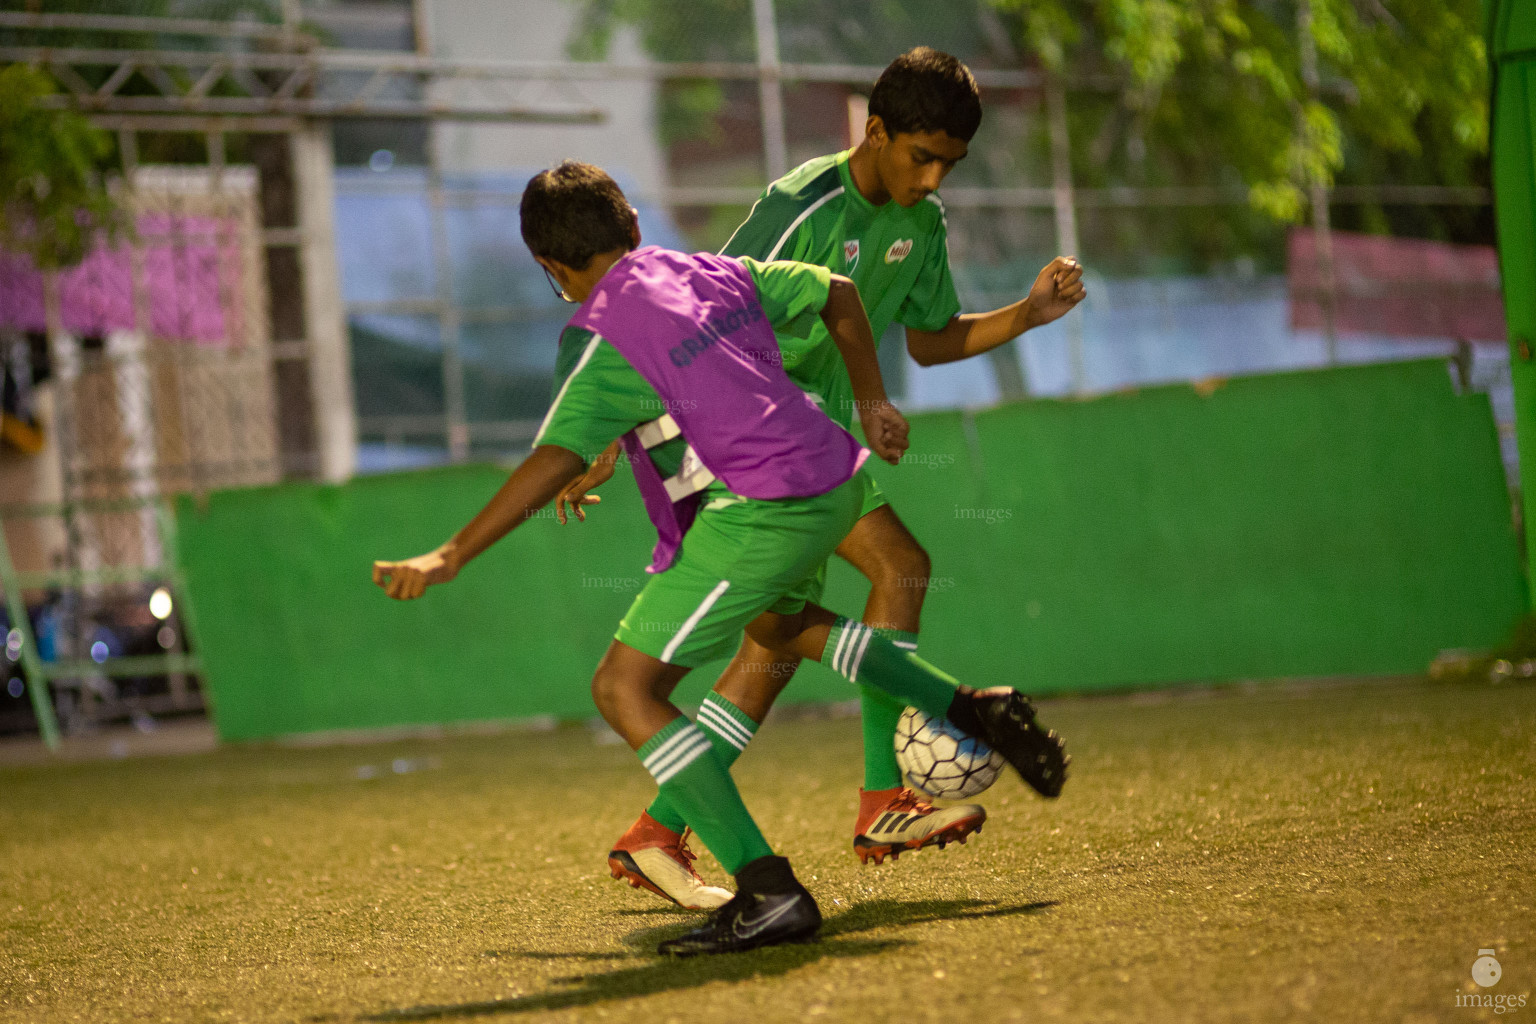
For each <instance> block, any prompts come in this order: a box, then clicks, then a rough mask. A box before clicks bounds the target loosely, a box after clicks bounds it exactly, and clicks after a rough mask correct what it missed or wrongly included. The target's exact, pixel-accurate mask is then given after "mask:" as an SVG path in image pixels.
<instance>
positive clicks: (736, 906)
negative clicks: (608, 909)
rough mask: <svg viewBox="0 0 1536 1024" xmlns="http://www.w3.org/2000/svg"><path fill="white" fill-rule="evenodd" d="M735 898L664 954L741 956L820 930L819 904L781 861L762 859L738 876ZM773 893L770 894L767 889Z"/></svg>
mask: <svg viewBox="0 0 1536 1024" xmlns="http://www.w3.org/2000/svg"><path fill="white" fill-rule="evenodd" d="M736 885H737V891H736V895H735V896H734V897H733V898H732V899H731V901H730V902H729V903H727V904H726V905H725V906H723V907H721V908H719V909H718V910H716V911H715V912H714V913H712V914H711V915H710V917H709V920H708V921H707V922H705V924H704V925H703V926H702V927H700V928H695V929H694V930H693V931H691V932H686V933H684V934H682V935H679V936H678V937H677V938H675V939H668V940H667V941H665V942H663V943H662V944H661V945H660V946H658V947H657V952H659V953H661V954H663V955H665V956H699V955H700V954H704V953H740V952H743V951H745V950H748V949H757V948H758V947H760V946H776V945H778V944H780V943H783V942H805V941H807V940H809V939H810V938H811V937H812V936H814V935H815V934H816V929H818V928H820V927H821V910H820V909H819V908H818V907H817V906H816V900H815V899H813V898H812V896H811V894H810V893H809V892H807V891H806V888H805V886H803V885H801V884H800V883H799V881H798V880H796V878H795V876H794V874H793V873H792V872H791V871H790V870H789V861H787V860H785V859H784V858H783V857H759V858H758V859H757V860H755V861H753V862H752V863H750V864H748V865H746V866H745V867H743V868H742V869H741V870H740V871H739V872H737V874H736ZM764 890H771V891H764Z"/></svg>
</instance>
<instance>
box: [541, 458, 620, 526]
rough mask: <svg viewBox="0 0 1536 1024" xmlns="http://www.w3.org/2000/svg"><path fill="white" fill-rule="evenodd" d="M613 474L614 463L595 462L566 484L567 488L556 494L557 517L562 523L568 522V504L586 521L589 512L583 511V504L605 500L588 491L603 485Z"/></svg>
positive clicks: (595, 503) (593, 503)
mask: <svg viewBox="0 0 1536 1024" xmlns="http://www.w3.org/2000/svg"><path fill="white" fill-rule="evenodd" d="M612 476H613V466H612V464H609V465H604V464H603V463H602V462H594V463H592V468H591V469H589V470H587V471H586V472H585V473H583V474H582V475H581V476H579V477H577V478H576V479H575V480H572V481H571V482H570V483H568V484H566V485H565V489H564V490H563V491H561V492H560V493H559V494H557V495H555V518H556V519H558V520H559V521H560V525H561V526H564V525H565V523H566V511H565V506H566V505H570V506H571V511H572V512H574V513H575V514H576V518H577V519H579V520H581V521H582V522H583V523H584V522H586V521H587V514H586V512H584V511H582V506H583V505H597V504H600V503H601V502H602V500H603V499H602V498H600V497H598V496H597V495H595V494H588V493H587V492H588V491H590V490H592V489H593V488H595V487H601V486H602V485H603V484H605V483H607V482H608V480H609V479H610V478H611V477H612Z"/></svg>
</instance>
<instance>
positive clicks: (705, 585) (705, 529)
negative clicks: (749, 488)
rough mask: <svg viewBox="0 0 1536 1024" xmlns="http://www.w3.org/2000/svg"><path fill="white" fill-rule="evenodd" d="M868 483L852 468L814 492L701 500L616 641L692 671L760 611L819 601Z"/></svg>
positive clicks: (721, 653) (791, 609)
mask: <svg viewBox="0 0 1536 1024" xmlns="http://www.w3.org/2000/svg"><path fill="white" fill-rule="evenodd" d="M871 489H873V491H874V492H875V494H878V490H879V489H878V488H876V487H874V481H873V480H870V479H869V478H868V476H867V475H866V474H864V473H863V472H860V473H857V474H855V475H854V477H853V478H852V479H850V480H849V481H847V482H846V483H844V484H842V485H841V486H839V487H835V488H833V489H832V490H830V491H828V492H827V493H826V494H821V495H817V496H816V497H814V498H781V499H778V500H775V501H763V500H757V499H753V498H741V497H738V496H736V495H730V494H726V495H723V496H718V497H714V498H712V499H711V498H709V497H708V496H706V499H705V502H704V505H703V507H702V508H701V509H700V510H699V514H698V517H697V518H696V519H695V520H694V522H693V526H692V527H690V528H689V530H688V532H687V533H686V534H685V535H684V536H683V544H682V548H681V549H680V550H679V551H678V554H677V560H676V561H675V562H673V563H672V565H671V567H670V568H668V569H667V570H666V571H665V572H661V573H657V574H656V575H655V576H652V577H651V579H650V581H649V582H648V583H647V584H646V585H645V588H644V589H643V590H641V591H640V593H639V595H638V596H636V598H635V601H634V604H632V605H630V606H629V611H628V612H627V613H626V614H625V616H624V619H623V621H621V622H620V623H619V629H618V632H617V633H615V634H614V639H616V640H618V641H620V642H621V643H624V644H628V645H629V646H630V647H633V648H635V649H636V650H638V651H643V652H644V653H646V654H649V655H651V656H652V657H654V658H659V659H661V660H662V661H664V662H667V663H669V664H673V665H684V666H688V667H690V668H691V667H693V666H696V665H701V664H703V663H704V662H706V661H710V660H712V659H714V658H721V657H728V656H729V655H731V654H734V653H735V652H736V648H737V646H738V645H739V644H740V643H741V633H742V630H743V629H745V628H746V626H747V623H749V622H751V621H752V620H753V619H755V618H757V617H758V616H759V615H761V614H762V613H763V612H765V611H769V610H772V611H775V612H780V613H782V614H786V615H789V614H793V613H795V612H797V611H799V610H800V609H801V608H803V607H804V606H805V603H806V602H807V601H815V600H817V599H819V598H820V597H821V588H822V585H823V583H824V581H825V579H826V561H827V559H828V558H829V557H831V555H832V552H833V551H835V550H836V549H837V546H838V544H840V543H842V540H843V538H844V537H846V536H847V535H848V531H849V530H851V529H853V524H854V523H856V522H858V520H859V517H860V516H861V515H863V509H864V504H865V502H866V500H869V499H870V497H871V493H870V492H871ZM882 503H883V502H882Z"/></svg>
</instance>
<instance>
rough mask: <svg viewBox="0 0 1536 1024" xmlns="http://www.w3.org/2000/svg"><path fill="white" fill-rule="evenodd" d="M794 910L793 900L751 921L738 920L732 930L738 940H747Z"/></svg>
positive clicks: (745, 919) (743, 918)
mask: <svg viewBox="0 0 1536 1024" xmlns="http://www.w3.org/2000/svg"><path fill="white" fill-rule="evenodd" d="M793 909H795V904H794V901H793V900H791V901H790V902H788V903H781V904H779V905H778V906H777V907H775V908H774V909H773V910H769V911H767V912H765V913H762V914H759V915H757V916H756V917H754V918H751V919H750V920H749V919H747V918H745V917H742V918H737V920H736V923H735V924H733V925H731V930H732V931H733V932H735V933H736V937H737V938H738V939H745V938H747V937H748V936H750V935H752V934H753V933H754V932H757V931H761V930H762V929H763V928H765V927H767V926H768V925H770V924H773V922H775V921H777V920H778V919H779V918H781V917H783V916H784V915H785V914H787V913H789V912H790V911H791V910H793Z"/></svg>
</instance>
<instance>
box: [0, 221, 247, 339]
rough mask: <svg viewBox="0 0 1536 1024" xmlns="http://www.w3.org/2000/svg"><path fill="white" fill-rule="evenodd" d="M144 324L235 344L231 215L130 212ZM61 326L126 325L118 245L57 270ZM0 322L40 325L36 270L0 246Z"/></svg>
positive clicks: (124, 262) (236, 254)
mask: <svg viewBox="0 0 1536 1024" xmlns="http://www.w3.org/2000/svg"><path fill="white" fill-rule="evenodd" d="M138 236H139V237H138V241H139V245H140V251H141V252H142V253H143V259H144V285H145V297H146V299H147V300H148V303H149V317H148V319H149V329H150V333H151V335H152V336H153V337H155V338H157V339H159V340H163V341H181V342H193V343H197V344H204V345H218V344H238V343H239V341H240V340H241V339H240V331H241V326H242V325H241V323H240V319H239V318H240V310H241V307H242V304H243V301H244V296H243V285H242V282H241V275H242V272H243V269H244V268H243V266H242V253H241V250H240V245H239V243H238V241H237V240H238V238H239V225H238V223H237V222H236V221H233V220H227V219H219V218H213V217H192V216H180V215H174V214H145V215H144V216H142V217H140V218H139V220H138ZM59 302H60V313H61V315H62V319H63V323H64V328H65V329H66V330H68V331H70V332H71V333H73V334H78V335H96V336H99V335H104V334H106V333H107V332H109V331H113V330H132V329H133V328H134V327H135V326H137V323H136V318H135V316H134V296H133V262H132V256H131V251H130V249H129V248H128V247H127V246H126V245H118V246H115V247H113V248H103V247H97V248H95V249H93V250H91V252H90V254H89V255H88V256H86V258H85V259H84V260H83V261H81V263H80V264H79V265H78V266H75V267H71V268H70V269H68V270H65V271H62V272H60V274H59ZM0 327H11V328H16V329H19V330H23V331H37V332H41V331H44V330H46V329H47V320H46V315H45V311H44V305H43V275H42V274H41V273H40V272H39V271H38V270H37V269H36V268H35V267H33V266H32V263H31V261H30V260H28V259H27V258H26V257H23V256H15V255H6V254H0Z"/></svg>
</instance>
